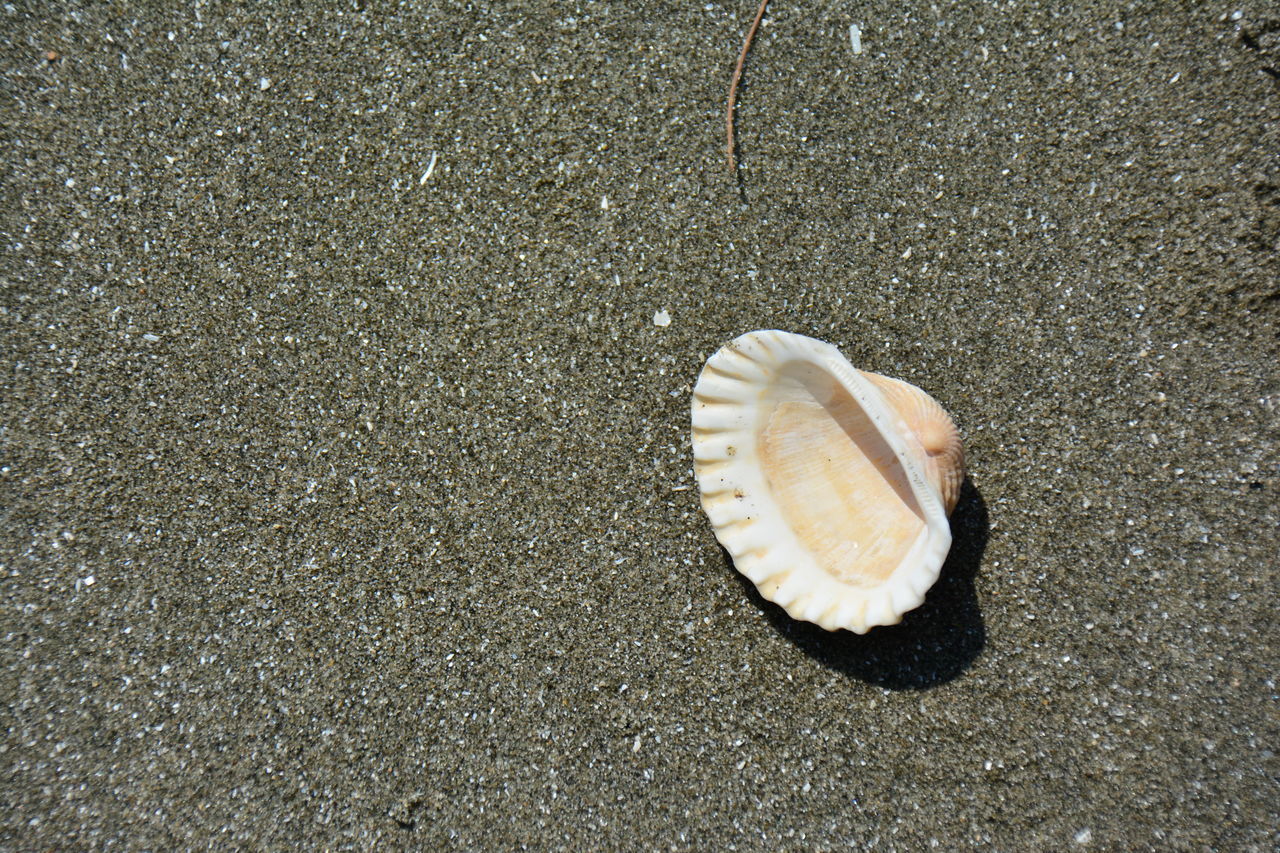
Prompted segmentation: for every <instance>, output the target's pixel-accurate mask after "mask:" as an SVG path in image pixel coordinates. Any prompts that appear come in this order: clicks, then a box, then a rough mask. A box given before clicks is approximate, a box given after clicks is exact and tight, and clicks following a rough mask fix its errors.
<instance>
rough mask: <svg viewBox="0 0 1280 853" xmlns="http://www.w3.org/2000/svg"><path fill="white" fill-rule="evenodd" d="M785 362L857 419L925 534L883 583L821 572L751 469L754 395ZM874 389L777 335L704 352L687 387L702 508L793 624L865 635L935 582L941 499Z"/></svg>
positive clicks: (942, 529)
mask: <svg viewBox="0 0 1280 853" xmlns="http://www.w3.org/2000/svg"><path fill="white" fill-rule="evenodd" d="M793 361H801V362H806V363H809V364H811V365H814V366H816V367H818V368H820V369H821V370H823V371H825V372H826V373H827V374H828V375H829V376H831V377H832V378H833V379H835V381H836V382H837V383H839V384H840V386H841V387H842V388H843V389H844V390H845V392H846V393H848V394H849V395H850V396H851V397H852V398H853V399H854V400H855V401H856V402H857V403H858V405H859V406H861V407H862V408H863V411H864V412H866V414H867V416H868V419H869V421H870V422H871V423H872V425H873V426H874V427H875V429H876V431H877V432H878V433H879V435H880V436H881V438H882V439H883V440H884V441H885V444H886V445H887V446H888V447H889V448H890V449H891V450H892V451H893V453H894V455H895V456H896V457H897V459H898V462H899V463H900V465H901V469H902V471H904V472H905V473H906V474H907V482H908V484H909V486H910V488H911V491H912V494H913V495H914V496H915V499H916V502H917V505H918V506H919V507H920V509H921V512H922V514H923V517H924V518H923V520H924V523H925V533H924V534H923V535H922V536H921V537H919V539H918V540H917V542H916V543H915V545H913V547H912V549H911V551H910V552H908V555H907V556H906V557H905V558H904V559H903V560H902V561H901V562H900V563H899V565H898V567H897V568H895V569H894V571H893V572H892V573H891V574H890V575H889V577H888V578H886V579H885V580H884V581H882V582H881V583H879V584H878V585H876V586H874V587H869V588H868V587H856V586H853V585H851V584H848V583H845V582H843V581H840V580H837V579H836V578H834V577H832V576H831V575H829V574H828V573H827V572H825V571H824V570H823V569H822V568H821V567H820V566H819V565H818V563H817V562H816V560H815V559H814V557H813V556H812V555H811V554H810V553H809V551H808V550H807V549H806V548H804V546H803V545H801V543H800V542H799V540H798V539H797V537H796V535H795V533H794V532H793V531H792V530H791V529H790V528H789V527H788V526H787V524H786V523H785V521H784V520H783V514H782V511H781V509H780V508H779V507H778V506H777V504H776V503H775V502H774V501H773V499H772V497H771V494H770V490H769V486H768V483H767V481H766V480H765V477H764V474H763V472H762V471H761V470H760V468H759V466H758V465H753V464H751V461H750V460H752V459H755V458H757V456H758V453H759V449H758V435H759V431H760V427H761V424H760V422H759V414H760V408H761V407H760V406H759V399H760V395H761V392H760V388H761V387H765V386H767V385H768V383H770V382H772V381H774V379H775V378H776V375H777V372H778V370H779V369H780V368H781V367H782V366H783V365H785V364H787V363H789V362H793ZM899 420H900V419H899V418H898V416H897V415H896V413H895V412H894V411H893V409H892V407H891V406H889V404H888V403H887V402H886V400H885V399H884V397H883V395H882V394H881V393H880V391H879V389H877V388H876V387H875V385H874V384H873V383H872V382H871V381H870V380H869V379H867V378H866V377H864V376H863V375H862V373H861V372H860V371H858V370H857V369H856V368H854V367H853V365H851V364H850V363H849V362H848V360H847V359H845V357H844V356H843V355H841V354H840V351H839V350H838V349H836V348H835V347H834V346H832V345H831V344H828V343H825V342H823V341H819V340H817V339H815V338H810V337H807V336H804V335H798V334H793V333H790V332H782V331H778V330H760V331H755V332H748V333H747V334H744V335H741V336H739V337H737V338H735V339H734V340H733V341H730V342H729V343H728V344H726V345H725V346H723V347H722V348H720V350H718V351H717V352H716V353H715V354H713V355H712V356H711V357H710V358H709V359H708V360H707V363H706V365H705V366H704V367H703V370H702V373H701V374H700V375H699V377H698V381H697V383H696V385H695V386H694V392H693V399H692V426H693V435H692V444H693V453H694V468H695V473H696V476H697V480H698V488H699V491H700V493H701V500H702V507H703V510H704V511H705V512H706V514H707V517H708V518H709V519H710V520H711V523H712V527H713V529H714V531H715V535H716V538H717V539H718V540H719V541H720V543H721V544H722V545H723V546H724V547H725V549H726V550H728V551H729V553H730V554H731V555H732V556H733V560H734V565H735V567H736V568H737V569H738V571H740V572H741V573H742V574H744V575H746V576H747V577H748V578H749V579H750V580H751V581H752V582H753V583H754V584H755V585H756V587H757V589H759V591H760V593H761V595H763V596H764V597H765V598H767V599H769V600H770V601H773V602H774V603H776V604H779V605H781V606H782V607H783V608H784V609H785V610H786V611H787V613H788V614H789V615H790V616H792V617H793V618H796V619H801V620H804V621H809V622H813V623H815V624H817V625H820V626H821V627H823V628H826V629H827V630H832V631H834V630H838V629H841V628H844V629H847V630H850V631H853V632H854V633H858V634H862V633H866V632H867V631H868V630H870V629H871V628H873V627H876V626H878V625H892V624H896V623H897V622H900V621H901V619H902V615H903V614H904V613H906V612H907V611H909V610H912V609H914V608H915V607H918V606H919V605H920V604H921V603H922V602H923V601H924V595H925V593H926V592H927V591H928V589H929V587H931V586H932V585H933V584H934V582H935V581H936V580H937V578H938V574H939V572H940V571H941V568H942V563H943V562H944V560H945V559H946V555H947V552H948V550H949V549H950V547H951V528H950V524H949V522H948V521H947V513H946V508H945V506H944V505H943V501H942V496H941V495H940V494H939V493H938V492H937V490H936V489H935V488H934V487H933V486H932V485H931V484H930V483H929V481H928V479H927V477H926V476H925V473H924V470H923V468H922V467H921V466H920V465H919V464H917V462H916V460H915V459H914V458H913V456H912V455H911V453H910V452H909V450H908V447H907V443H906V441H905V440H904V439H903V437H902V436H901V435H900V434H899V432H898V429H900V428H901V427H900V424H899Z"/></svg>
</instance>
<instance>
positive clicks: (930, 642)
mask: <svg viewBox="0 0 1280 853" xmlns="http://www.w3.org/2000/svg"><path fill="white" fill-rule="evenodd" d="M988 529H989V527H988V519H987V505H986V502H985V501H983V499H982V494H981V493H980V492H979V491H978V489H977V487H975V486H974V485H973V483H972V482H971V481H970V480H969V479H968V478H967V477H966V478H965V481H964V483H963V484H962V485H961V487H960V500H959V501H958V502H957V504H956V508H955V511H954V512H953V513H952V515H951V534H952V542H951V552H950V553H949V554H948V555H947V561H946V563H944V564H943V566H942V571H941V573H940V574H939V576H938V581H937V583H935V584H934V585H933V588H932V589H930V590H929V593H928V595H926V596H925V600H924V604H922V605H920V606H919V607H917V608H916V609H915V610H913V611H911V612H910V613H908V614H906V616H904V617H903V619H902V622H901V623H899V624H897V625H890V626H887V627H880V628H873V629H871V631H869V632H867V633H866V634H863V635H858V634H852V633H849V632H848V631H836V632H834V633H832V632H828V631H825V630H823V629H822V628H819V627H818V626H817V625H811V624H809V623H808V622H800V621H797V620H795V619H792V618H791V617H790V616H788V615H787V612H786V611H785V610H783V609H782V608H781V607H779V606H778V605H776V604H774V603H773V602H771V601H766V600H765V599H764V598H763V597H762V596H761V595H760V593H759V592H758V591H757V590H756V588H755V584H753V583H752V582H751V581H750V580H748V579H747V578H746V577H744V576H743V575H741V574H739V573H738V572H737V571H736V570H733V569H732V566H733V558H732V557H731V556H730V555H729V552H727V551H724V550H723V549H721V550H722V552H723V555H724V559H725V562H726V564H727V565H728V566H729V567H730V570H731V571H732V572H733V576H734V577H735V578H737V579H738V581H739V582H740V583H741V584H742V586H743V589H744V590H745V591H746V594H747V596H748V597H749V598H750V599H751V600H752V601H753V602H754V603H755V604H756V606H757V607H759V608H760V609H761V610H762V611H763V612H764V614H765V616H766V617H768V619H769V622H770V624H771V625H773V627H774V629H775V630H777V632H778V633H779V634H781V635H782V636H784V637H786V638H787V639H788V640H790V641H791V642H793V643H795V644H796V645H797V646H799V647H800V650H801V651H803V652H804V653H805V654H807V655H808V656H809V657H811V658H813V659H814V660H816V661H818V663H820V664H822V665H823V666H825V667H827V668H828V669H831V670H835V671H836V672H839V673H843V674H844V675H848V676H851V677H853V678H858V679H861V680H862V681H866V682H868V683H869V684H875V685H877V686H880V687H886V688H889V689H892V690H927V689H929V688H932V687H937V686H938V685H940V684H946V683H947V682H948V681H951V680H952V679H954V678H956V677H957V676H959V675H960V674H961V673H963V672H964V671H965V670H966V669H968V668H969V666H970V665H971V664H972V663H973V661H974V660H976V659H977V657H978V655H979V654H981V653H982V649H983V647H984V646H985V645H986V639H987V633H986V627H985V626H984V624H983V621H982V612H981V611H980V610H979V608H978V597H977V593H976V591H975V589H974V580H975V578H976V577H977V574H978V567H979V566H980V565H981V563H982V554H983V552H984V551H985V550H986V547H987V535H988V533H987V531H988Z"/></svg>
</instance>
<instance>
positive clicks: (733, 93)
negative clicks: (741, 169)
mask: <svg viewBox="0 0 1280 853" xmlns="http://www.w3.org/2000/svg"><path fill="white" fill-rule="evenodd" d="M768 5H769V0H760V8H759V9H757V10H756V19H755V20H754V21H752V22H751V29H749V30H747V37H746V39H744V40H743V42H742V53H740V54H738V65H737V67H736V68H734V69H733V82H732V83H730V84H729V106H728V108H727V109H726V110H725V113H724V123H725V129H726V130H727V131H728V136H729V142H728V144H727V145H726V146H725V153H726V154H728V155H729V171H731V172H733V173H735V174H737V171H738V158H737V147H738V146H737V143H736V141H735V140H734V137H733V110H734V107H735V106H736V105H737V101H738V81H739V80H741V79H742V65H743V63H745V62H746V61H747V51H748V50H750V49H751V40H752V39H754V38H755V37H756V30H758V29H759V28H760V19H761V18H763V17H764V10H765V7H766V6H768Z"/></svg>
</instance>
